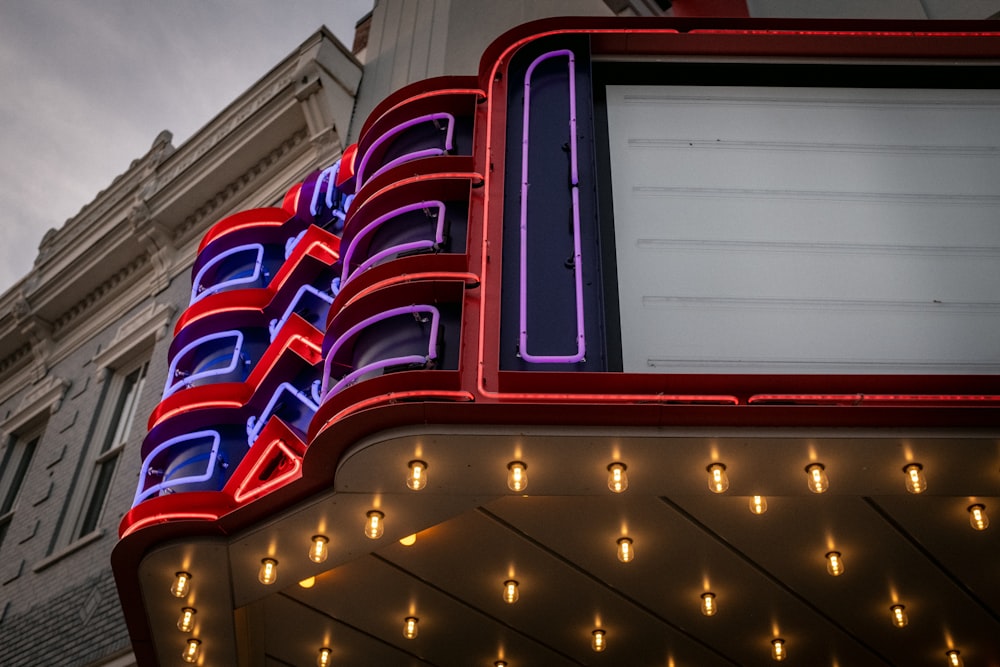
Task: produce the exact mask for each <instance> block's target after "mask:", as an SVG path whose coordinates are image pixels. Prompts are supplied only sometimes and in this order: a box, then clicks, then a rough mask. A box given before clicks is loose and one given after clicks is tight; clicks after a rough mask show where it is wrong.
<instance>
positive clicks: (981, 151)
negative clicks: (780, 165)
mask: <svg viewBox="0 0 1000 667" xmlns="http://www.w3.org/2000/svg"><path fill="white" fill-rule="evenodd" d="M626 143H627V144H628V147H629V148H636V149H643V148H648V149H654V150H655V149H669V150H677V149H688V148H696V149H702V150H704V149H708V150H735V151H772V152H779V151H788V152H810V153H819V152H827V153H829V152H834V153H878V154H899V155H925V156H933V155H941V156H949V157H950V156H955V155H958V156H966V157H979V158H990V157H1000V147H998V146H935V145H930V144H849V143H829V142H809V141H734V140H731V139H660V138H653V137H632V138H629V139H628V140H627V142H626Z"/></svg>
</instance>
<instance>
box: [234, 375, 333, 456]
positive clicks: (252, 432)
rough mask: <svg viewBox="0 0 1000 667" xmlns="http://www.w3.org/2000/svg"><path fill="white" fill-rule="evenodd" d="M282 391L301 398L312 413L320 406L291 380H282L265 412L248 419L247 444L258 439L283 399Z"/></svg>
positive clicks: (250, 444) (268, 402) (251, 444)
mask: <svg viewBox="0 0 1000 667" xmlns="http://www.w3.org/2000/svg"><path fill="white" fill-rule="evenodd" d="M282 392H287V393H289V394H292V395H293V396H294V397H295V398H297V399H299V400H300V401H301V402H302V404H303V405H305V406H306V407H307V408H309V411H310V412H312V413H315V412H316V409H317V408H319V406H318V405H316V404H315V403H313V401H312V400H311V399H310V397H309V396H307V395H306V393H305V392H304V391H300V390H299V389H298V388H297V387H295V386H294V385H292V384H291V383H290V382H282V383H281V384H279V385H278V388H277V389H275V390H274V393H273V394H271V398H270V399H268V401H267V407H265V408H264V410H263V412H261V413H260V417H250V418H249V419H247V445H249V446H253V444H254V443H255V442H256V441H257V437H258V436H259V435H260V432H261V431H262V430H263V429H264V425H265V424H266V423H267V420H268V419H270V418H271V413H272V412H274V410H275V408H276V407H277V405H278V402H279V401H280V399H281V394H282Z"/></svg>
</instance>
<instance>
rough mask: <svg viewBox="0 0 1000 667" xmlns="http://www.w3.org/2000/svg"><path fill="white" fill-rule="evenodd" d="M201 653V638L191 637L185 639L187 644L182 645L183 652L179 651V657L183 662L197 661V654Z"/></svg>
mask: <svg viewBox="0 0 1000 667" xmlns="http://www.w3.org/2000/svg"><path fill="white" fill-rule="evenodd" d="M200 654H201V640H200V639H195V638H194V637H192V638H191V639H189V640H187V644H185V645H184V652H183V653H181V659H182V660H183V661H184V662H198V656H199V655H200Z"/></svg>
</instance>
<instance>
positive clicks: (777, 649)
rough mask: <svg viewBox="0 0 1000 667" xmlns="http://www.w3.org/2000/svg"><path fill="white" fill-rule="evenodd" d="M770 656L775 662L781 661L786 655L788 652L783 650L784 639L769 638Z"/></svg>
mask: <svg viewBox="0 0 1000 667" xmlns="http://www.w3.org/2000/svg"><path fill="white" fill-rule="evenodd" d="M771 657H772V658H774V660H775V661H777V662H781V661H782V660H784V659H785V658H787V657H788V652H787V651H786V650H785V640H784V639H772V640H771Z"/></svg>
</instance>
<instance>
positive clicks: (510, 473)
mask: <svg viewBox="0 0 1000 667" xmlns="http://www.w3.org/2000/svg"><path fill="white" fill-rule="evenodd" d="M507 488H509V489H510V490H511V491H524V490H525V489H526V488H528V466H527V465H526V464H525V463H524V462H523V461H511V462H510V463H508V464H507Z"/></svg>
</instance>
